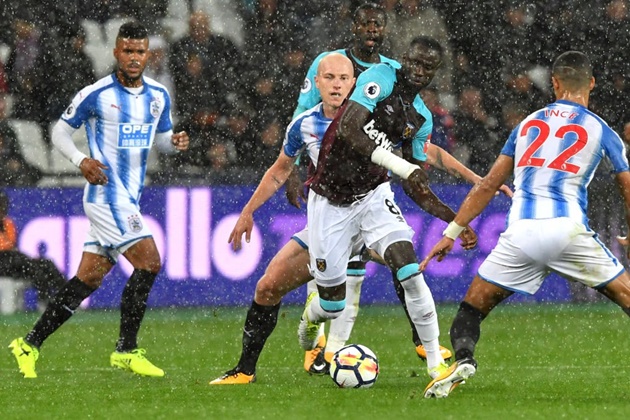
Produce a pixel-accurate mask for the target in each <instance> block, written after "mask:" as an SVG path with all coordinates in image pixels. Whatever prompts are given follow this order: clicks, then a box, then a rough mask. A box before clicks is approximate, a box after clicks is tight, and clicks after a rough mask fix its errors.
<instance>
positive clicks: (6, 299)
mask: <svg viewBox="0 0 630 420" xmlns="http://www.w3.org/2000/svg"><path fill="white" fill-rule="evenodd" d="M29 287H31V284H30V282H28V281H26V280H21V279H14V278H12V277H0V314H2V315H11V314H13V313H15V312H17V311H23V310H24V291H25V290H26V289H28V288H29Z"/></svg>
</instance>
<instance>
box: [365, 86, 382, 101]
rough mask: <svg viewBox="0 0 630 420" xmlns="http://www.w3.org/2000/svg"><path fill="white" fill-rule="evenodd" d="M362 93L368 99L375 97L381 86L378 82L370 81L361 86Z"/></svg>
mask: <svg viewBox="0 0 630 420" xmlns="http://www.w3.org/2000/svg"><path fill="white" fill-rule="evenodd" d="M363 93H364V94H365V96H367V97H368V98H370V99H376V98H377V97H378V95H379V93H381V87H380V86H379V85H378V83H375V82H370V83H368V84H367V85H365V87H364V88H363Z"/></svg>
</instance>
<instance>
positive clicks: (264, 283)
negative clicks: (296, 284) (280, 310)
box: [254, 275, 284, 306]
mask: <svg viewBox="0 0 630 420" xmlns="http://www.w3.org/2000/svg"><path fill="white" fill-rule="evenodd" d="M283 296H284V293H283V292H282V290H281V289H280V288H279V287H278V284H277V282H273V281H270V278H269V277H268V276H266V275H264V276H262V278H261V279H260V280H258V283H256V293H255V295H254V300H255V301H256V303H259V304H261V305H266V306H270V305H276V304H278V303H280V301H281V300H282V297H283Z"/></svg>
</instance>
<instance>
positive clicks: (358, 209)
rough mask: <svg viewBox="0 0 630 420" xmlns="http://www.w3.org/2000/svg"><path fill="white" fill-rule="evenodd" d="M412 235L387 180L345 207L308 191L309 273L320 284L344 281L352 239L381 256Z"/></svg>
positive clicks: (329, 284)
mask: <svg viewBox="0 0 630 420" xmlns="http://www.w3.org/2000/svg"><path fill="white" fill-rule="evenodd" d="M413 234H414V232H413V229H411V227H410V226H409V225H408V224H407V222H406V221H405V219H404V217H403V216H402V212H401V211H400V209H399V208H398V206H397V205H396V202H395V200H394V193H393V191H392V189H391V187H390V185H389V183H388V182H386V183H383V184H381V185H379V186H378V187H377V188H375V189H374V190H372V191H371V192H370V193H368V194H367V195H366V196H365V197H364V198H362V199H361V200H358V201H355V202H354V203H352V204H350V205H348V206H335V205H332V204H330V202H329V201H328V199H326V198H325V197H323V196H321V195H319V194H317V193H315V192H314V191H313V190H311V191H310V192H309V196H308V244H309V253H310V256H311V274H312V275H313V277H314V278H315V280H316V281H317V284H318V285H320V286H324V287H334V286H338V285H340V284H342V283H343V282H344V281H345V275H346V267H347V264H348V258H349V257H350V255H351V252H352V247H353V244H355V242H357V241H359V242H360V243H365V245H366V246H367V247H368V248H370V249H373V250H374V251H376V252H377V253H378V254H379V255H384V254H385V250H386V249H387V248H388V247H389V246H390V245H391V244H393V243H395V242H399V241H407V242H411V239H412V237H413Z"/></svg>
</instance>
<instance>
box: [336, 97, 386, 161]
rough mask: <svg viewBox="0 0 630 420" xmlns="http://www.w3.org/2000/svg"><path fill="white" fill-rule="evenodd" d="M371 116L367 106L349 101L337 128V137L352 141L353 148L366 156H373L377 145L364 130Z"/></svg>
mask: <svg viewBox="0 0 630 420" xmlns="http://www.w3.org/2000/svg"><path fill="white" fill-rule="evenodd" d="M369 116H370V111H369V110H368V109H367V108H366V107H364V106H363V105H360V104H359V103H357V102H354V101H349V103H348V106H347V107H346V109H345V110H344V111H343V115H342V117H341V121H340V122H339V128H338V129H337V138H338V139H341V140H342V141H348V142H350V144H351V145H352V148H353V149H354V150H355V151H356V152H357V153H359V154H361V155H364V156H371V155H372V152H374V149H375V148H376V147H377V146H376V143H374V141H373V140H370V139H369V138H368V137H367V136H366V135H365V134H364V133H363V130H362V127H363V126H364V125H365V124H366V123H367V120H368V117H369Z"/></svg>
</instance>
